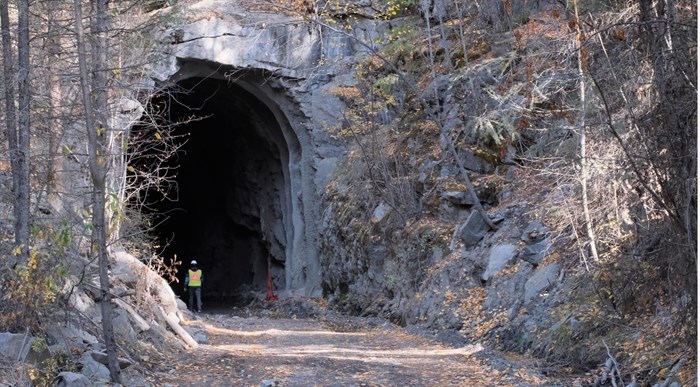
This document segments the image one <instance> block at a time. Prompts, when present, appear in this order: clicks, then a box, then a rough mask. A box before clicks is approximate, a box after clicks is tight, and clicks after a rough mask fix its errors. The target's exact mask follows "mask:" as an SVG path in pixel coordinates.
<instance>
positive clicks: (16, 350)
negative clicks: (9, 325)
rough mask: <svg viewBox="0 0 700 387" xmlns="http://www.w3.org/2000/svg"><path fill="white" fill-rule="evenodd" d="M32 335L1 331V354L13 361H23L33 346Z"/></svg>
mask: <svg viewBox="0 0 700 387" xmlns="http://www.w3.org/2000/svg"><path fill="white" fill-rule="evenodd" d="M32 341H34V338H33V337H32V336H29V335H26V334H23V333H8V332H3V333H0V356H2V357H4V358H6V359H8V360H13V361H17V360H19V361H22V360H24V359H25V358H26V357H27V354H29V350H30V349H31V347H32Z"/></svg>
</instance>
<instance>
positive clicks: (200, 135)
mask: <svg viewBox="0 0 700 387" xmlns="http://www.w3.org/2000/svg"><path fill="white" fill-rule="evenodd" d="M219 3H221V2H217V1H199V2H191V3H190V6H189V7H188V13H187V14H188V15H207V17H197V16H194V17H191V16H190V17H189V19H190V20H191V21H186V22H184V23H182V24H181V25H177V26H173V27H172V28H169V29H167V30H165V31H162V32H161V33H160V35H159V39H160V40H161V42H162V43H163V47H165V48H166V52H165V53H164V55H163V56H162V57H161V60H160V61H159V62H158V64H157V65H156V66H154V67H153V68H152V71H151V78H152V79H154V80H155V81H154V83H153V85H152V87H154V88H155V87H159V88H166V89H167V90H170V91H169V93H170V95H176V96H177V98H178V99H179V106H178V104H173V105H168V109H169V111H170V114H171V115H172V116H176V117H180V118H184V117H189V116H191V115H195V116H197V117H200V118H201V119H199V121H197V122H194V123H191V124H186V125H185V126H184V128H183V129H182V131H183V133H185V132H186V133H187V135H188V136H189V141H188V144H186V145H185V146H184V147H183V149H184V150H185V152H186V153H187V156H185V157H186V158H184V159H183V161H182V163H181V165H180V174H179V176H178V177H177V179H178V181H177V183H178V186H179V187H180V200H179V201H178V204H177V205H172V206H170V207H168V206H167V205H165V207H160V208H158V210H159V211H160V212H168V213H170V212H172V216H171V218H170V220H169V221H168V222H165V223H164V224H163V225H161V226H159V228H158V229H157V230H156V232H157V233H159V234H160V235H162V238H161V239H162V240H164V241H167V242H168V246H169V250H168V254H178V256H180V257H183V258H184V261H185V263H187V262H188V261H189V260H190V259H197V260H198V262H199V263H200V267H202V269H203V270H204V272H205V278H206V279H205V281H206V284H207V286H206V287H205V288H204V292H205V296H222V297H225V296H226V295H230V294H232V293H234V292H235V291H236V290H237V289H239V288H241V287H245V286H253V287H254V288H257V289H261V288H264V286H265V284H266V279H267V275H268V270H271V271H272V274H273V280H274V284H275V286H276V287H277V288H283V289H287V290H294V291H304V292H306V293H307V294H316V295H319V294H320V290H321V267H320V266H319V256H318V254H319V253H318V250H317V239H318V238H319V235H320V234H321V230H319V229H318V227H317V225H318V224H319V223H320V214H321V208H320V206H319V203H320V195H321V193H322V192H323V190H324V185H325V183H326V182H327V181H328V180H329V177H330V176H331V174H332V173H333V171H334V169H335V163H336V160H337V158H338V157H340V156H342V155H343V153H344V151H345V150H344V149H343V147H341V146H339V144H337V143H336V142H335V141H334V140H333V139H332V138H331V136H330V134H329V132H328V130H327V129H328V128H329V127H333V126H335V125H336V124H337V123H338V122H339V121H340V120H341V119H342V111H343V109H344V104H343V103H342V102H341V101H340V99H339V98H338V97H337V96H335V95H333V94H332V93H331V90H332V89H333V88H334V87H338V86H342V85H343V84H352V83H353V80H352V73H351V69H350V67H349V66H348V64H350V63H352V61H354V60H356V58H357V56H358V55H359V54H361V53H360V52H358V49H357V47H356V45H355V42H353V41H352V40H351V39H348V38H347V37H346V36H345V35H343V34H340V33H336V32H333V31H332V30H327V29H324V28H321V27H319V26H317V25H313V24H308V23H302V22H300V21H299V20H295V19H292V18H290V17H287V16H284V15H281V14H270V13H255V12H248V11H246V10H243V9H240V8H237V6H236V5H232V4H231V3H228V2H227V3H226V5H225V6H222V4H219ZM348 6H349V7H350V8H351V9H354V10H355V11H357V12H358V13H359V14H373V13H374V12H376V11H375V5H374V4H373V2H369V1H366V2H351V3H349V4H348ZM346 9H348V8H346ZM380 25H381V23H380ZM376 27H377V26H376V25H373V26H372V29H369V28H368V29H363V28H362V26H361V25H358V30H357V31H358V32H359V33H362V34H364V35H366V36H367V37H371V36H372V33H371V32H370V31H373V30H374V28H376ZM183 106H184V107H183ZM194 107H197V109H193V108H194ZM183 209H184V211H182V210H183ZM178 211H181V212H178ZM164 245H165V243H164ZM207 273H208V274H207ZM181 276H182V277H184V275H183V274H181Z"/></svg>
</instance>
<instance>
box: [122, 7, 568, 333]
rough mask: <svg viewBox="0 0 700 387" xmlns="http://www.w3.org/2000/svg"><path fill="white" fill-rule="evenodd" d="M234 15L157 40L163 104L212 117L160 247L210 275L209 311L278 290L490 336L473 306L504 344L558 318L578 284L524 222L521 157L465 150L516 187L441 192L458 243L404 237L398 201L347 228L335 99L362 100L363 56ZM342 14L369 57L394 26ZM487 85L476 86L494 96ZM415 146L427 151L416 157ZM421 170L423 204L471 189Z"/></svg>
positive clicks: (485, 170) (442, 166) (443, 233)
mask: <svg viewBox="0 0 700 387" xmlns="http://www.w3.org/2000/svg"><path fill="white" fill-rule="evenodd" d="M223 5H224V2H222V1H213V0H210V1H195V2H190V4H189V7H188V15H189V16H183V20H184V21H183V22H182V23H180V24H179V25H177V26H171V27H169V28H168V29H166V30H164V31H161V32H160V33H159V35H158V39H159V40H160V42H161V46H162V47H164V52H163V55H162V57H161V58H160V60H159V61H158V63H157V65H155V66H153V67H152V68H151V70H150V76H151V78H152V79H153V80H154V82H153V84H152V85H151V87H152V88H154V89H155V88H165V89H166V90H169V94H168V96H167V97H161V98H162V99H156V100H155V101H156V102H158V103H161V104H163V106H166V107H167V110H168V111H169V113H170V114H171V115H172V116H175V117H177V118H185V117H189V116H190V115H192V114H194V115H195V116H196V117H198V118H197V120H196V121H195V122H191V123H186V124H184V125H183V129H182V130H183V133H186V135H187V136H188V138H189V142H188V144H186V145H184V146H183V150H184V152H183V154H184V156H183V158H182V160H181V163H180V164H179V165H178V168H179V171H180V174H179V176H178V181H177V182H178V185H179V186H180V187H181V190H180V194H181V197H180V200H179V202H178V204H177V205H174V206H171V207H161V208H159V210H160V211H162V212H167V213H172V215H171V218H170V220H169V221H168V222H165V223H164V224H163V225H161V226H159V228H158V229H157V230H156V231H157V232H158V233H160V234H161V235H162V236H164V238H165V239H167V240H168V242H169V243H171V249H172V250H171V253H177V254H178V256H180V257H182V258H183V259H184V262H185V263H187V262H188V260H189V259H190V258H193V259H197V260H198V261H199V263H200V266H201V267H202V269H203V270H204V272H205V280H204V281H205V284H207V285H206V286H205V288H204V291H205V296H221V297H225V296H226V295H230V294H232V293H235V292H236V291H238V289H240V288H241V287H246V286H252V287H253V288H254V289H257V290H261V289H263V288H264V287H265V284H266V280H267V277H268V274H269V275H270V277H272V280H273V283H274V285H275V287H276V288H284V289H286V290H288V291H293V292H303V293H305V294H307V295H321V291H322V290H323V293H324V294H325V295H326V296H328V297H329V298H330V300H331V301H332V302H335V303H336V304H338V305H340V306H343V307H346V308H347V309H348V310H349V311H352V312H355V313H364V314H378V315H382V316H385V317H388V318H390V319H393V320H395V321H398V322H400V323H405V324H417V325H423V326H426V327H429V328H437V329H447V330H452V331H458V330H460V329H462V330H467V329H471V328H473V327H475V326H477V325H478V322H476V321H474V320H470V317H469V316H470V311H469V310H466V309H465V308H467V306H466V305H470V307H474V308H479V313H482V314H485V315H488V316H491V317H493V318H494V319H495V318H503V319H505V321H504V322H503V324H502V325H497V328H494V329H495V330H494V333H493V337H497V338H499V339H498V340H510V339H512V338H513V336H514V335H520V334H526V332H525V330H528V329H534V328H541V327H544V326H546V324H548V318H547V317H546V315H547V313H546V308H547V307H549V306H550V305H553V304H554V303H556V302H557V301H556V300H557V298H556V297H553V296H551V294H552V293H556V291H557V290H558V289H565V288H566V286H567V283H566V278H567V277H566V276H565V275H564V274H565V273H564V272H563V271H562V270H563V269H562V268H561V267H560V266H559V265H558V264H556V263H554V264H552V263H549V262H547V258H548V256H549V253H550V251H551V250H552V246H553V245H554V244H555V243H556V240H555V239H554V238H553V237H552V236H550V235H549V234H550V230H549V229H548V228H547V227H546V226H545V225H544V224H542V223H541V222H538V221H532V222H529V223H528V222H527V221H525V222H523V221H521V218H524V217H525V218H527V216H528V215H527V214H528V211H527V208H526V206H524V205H520V204H518V199H519V198H518V196H517V195H518V194H517V190H516V189H515V188H516V187H514V186H513V185H512V184H511V183H512V180H513V179H514V176H516V175H517V166H516V165H515V162H514V157H515V155H514V148H512V147H510V148H508V149H507V152H506V154H505V155H488V154H485V153H483V152H481V153H480V152H478V150H477V149H474V150H473V149H470V148H469V147H461V149H459V151H458V155H457V157H459V158H460V160H461V161H462V163H463V164H464V165H465V168H466V169H467V170H468V171H469V173H470V174H475V175H477V176H479V175H483V174H502V173H503V171H505V169H504V168H500V167H502V166H505V167H506V168H507V173H506V174H505V176H503V177H502V178H503V180H505V181H506V183H505V184H504V185H503V186H502V187H500V186H497V185H488V184H479V185H478V186H477V190H476V194H477V195H476V196H477V198H478V201H479V203H475V200H474V199H473V196H472V195H471V194H469V193H468V192H466V191H464V190H462V188H455V187H447V188H445V189H441V188H438V189H437V190H436V192H437V193H436V199H435V200H436V202H437V203H432V204H431V205H433V204H434V205H435V208H436V209H437V211H436V213H437V215H436V217H437V221H438V222H442V223H444V224H451V226H450V227H446V228H444V229H441V228H439V227H435V226H434V225H430V224H422V225H420V226H410V227H407V230H406V231H405V232H404V233H403V234H402V233H398V232H393V231H391V230H395V228H393V229H392V227H391V225H392V224H396V222H398V220H397V219H399V218H400V217H402V216H403V215H402V214H401V213H400V211H396V208H395V206H394V205H393V204H391V205H390V204H389V202H388V201H386V200H378V201H376V202H372V203H358V205H357V207H362V208H361V210H360V209H357V212H356V214H357V216H353V217H348V218H347V219H345V218H344V219H341V218H342V217H343V212H344V211H345V210H344V209H343V207H342V206H343V203H340V202H334V201H333V200H331V199H328V196H327V195H324V193H325V192H326V188H327V187H326V185H327V184H328V183H332V184H331V185H335V186H334V189H337V191H338V192H339V194H338V196H339V197H347V195H346V194H347V191H348V190H349V189H348V188H347V187H346V186H344V185H343V184H338V180H337V179H336V177H337V176H336V175H337V172H338V168H339V165H340V164H341V162H342V161H343V160H344V157H345V156H346V152H347V151H348V148H347V144H344V143H341V142H338V141H337V140H335V139H334V138H333V137H332V136H331V131H330V130H329V129H333V128H340V127H342V125H343V119H344V110H345V104H344V103H343V101H342V100H341V99H340V98H339V97H338V96H336V95H335V94H334V92H333V91H334V90H337V89H338V88H342V87H345V86H354V85H355V83H356V82H355V80H354V73H353V71H352V68H353V64H355V63H357V62H358V61H359V59H360V58H361V57H362V56H363V55H364V54H366V52H365V51H364V50H365V48H364V47H363V46H362V45H361V44H358V42H357V41H355V40H353V39H351V38H349V37H348V36H347V35H346V34H343V33H339V32H336V31H334V30H332V29H328V28H325V27H323V26H320V25H317V24H314V23H307V22H303V21H301V20H295V19H293V18H290V17H288V16H284V15H280V14H271V13H260V12H257V13H256V12H250V11H249V10H245V9H242V8H238V6H237V5H232V4H230V2H226V3H225V6H223ZM336 5H337V6H338V7H340V8H339V9H342V12H343V13H347V14H352V15H353V18H352V21H348V23H351V24H352V31H353V34H355V36H357V37H360V38H361V39H362V40H363V41H367V42H371V41H373V39H374V38H375V37H377V34H378V32H381V31H383V30H384V29H386V28H387V25H388V24H390V22H387V21H383V20H374V19H372V18H373V17H374V16H375V15H376V14H377V12H378V11H379V10H380V4H379V2H375V1H369V0H362V1H348V2H339V4H336V3H334V5H333V6H336ZM192 15H194V16H192ZM487 70H488V69H486V70H484V71H486V73H484V74H481V75H477V78H479V79H481V78H483V79H484V82H487V81H488V82H491V80H492V76H491V75H489V74H491V72H490V70H488V71H487ZM487 73H488V74H487ZM448 82H449V80H448V79H447V78H445V77H442V78H440V79H438V80H436V81H435V82H434V83H433V85H432V86H430V87H432V88H434V89H435V90H438V89H439V90H442V91H444V94H445V95H444V98H445V101H446V102H445V103H446V106H445V109H446V111H448V112H449V111H451V107H450V103H460V102H459V101H458V100H457V99H456V98H453V97H454V96H453V95H451V94H450V93H451V92H450V91H447V84H448ZM442 91H441V92H442ZM154 98H157V97H154ZM173 98H174V99H175V100H177V101H178V102H177V103H172V102H169V101H170V100H171V99H173ZM460 98H461V97H460ZM460 100H461V99H460ZM127 105H128V104H126V105H125V106H127ZM127 110H129V109H127ZM131 110H133V109H131ZM455 120H456V118H455ZM451 124H452V125H454V126H458V125H462V123H460V122H452V123H451ZM436 142H438V141H436ZM409 146H414V147H416V149H418V146H417V145H416V144H415V141H414V143H412V144H409ZM440 146H442V148H443V150H445V149H446V147H445V144H442V143H441V144H440ZM416 153H417V154H420V152H416ZM421 160H422V161H421ZM421 160H418V158H415V159H412V160H411V161H410V163H411V167H413V168H414V169H415V171H416V175H417V178H416V179H415V180H416V181H415V182H413V181H412V182H411V184H414V185H412V186H411V189H415V190H417V191H420V190H423V191H428V190H433V189H435V188H434V187H437V186H439V184H437V183H438V182H439V181H440V179H448V178H450V177H451V176H457V175H458V174H459V171H458V170H457V167H456V165H452V163H451V162H443V161H438V160H433V159H425V160H423V159H421ZM430 187H433V188H430ZM344 195H346V196H344ZM324 199H325V201H324ZM502 202H506V203H505V204H504V203H502ZM477 204H481V205H483V206H484V207H485V208H486V209H487V210H490V209H493V208H498V210H496V211H498V212H497V213H494V211H489V212H490V214H489V216H491V219H492V220H493V221H494V223H498V225H499V228H498V229H497V230H491V229H490V228H489V226H487V225H486V223H485V222H484V220H483V219H482V218H481V216H480V215H479V213H478V212H477V211H476V209H475V208H474V206H475V205H477ZM354 210H355V209H353V211H354ZM363 216H364V218H363ZM401 221H403V222H407V219H401ZM407 223H410V222H407ZM419 223H420V222H419ZM367 230H369V231H367ZM448 230H449V231H448ZM356 235H363V237H357V238H356ZM449 235H452V238H451V239H450V238H449ZM168 238H171V239H168ZM472 301H474V305H471V304H468V302H472ZM477 301H478V302H477ZM524 307H526V308H524ZM498 321H501V320H498ZM514 332H515V333H514ZM501 333H503V334H501ZM448 336H449V335H448ZM200 339H202V338H199V339H198V340H200ZM457 341H459V340H457Z"/></svg>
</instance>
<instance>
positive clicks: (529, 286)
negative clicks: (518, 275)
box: [523, 263, 560, 305]
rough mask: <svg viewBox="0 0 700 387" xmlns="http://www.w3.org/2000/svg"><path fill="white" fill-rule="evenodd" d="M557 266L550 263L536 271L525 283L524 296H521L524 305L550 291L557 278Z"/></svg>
mask: <svg viewBox="0 0 700 387" xmlns="http://www.w3.org/2000/svg"><path fill="white" fill-rule="evenodd" d="M559 269H560V267H559V264H556V263H552V264H550V265H547V266H545V267H543V268H541V269H540V270H538V271H536V272H535V273H534V274H533V275H532V277H530V279H528V280H527V282H525V294H524V296H523V298H524V302H525V304H526V305H527V304H529V303H531V302H532V301H534V300H535V299H536V298H537V297H538V296H539V295H540V293H542V292H543V291H545V290H548V289H551V288H552V287H553V286H554V285H555V284H556V282H557V278H558V277H559Z"/></svg>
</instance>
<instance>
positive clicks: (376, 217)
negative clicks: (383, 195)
mask: <svg viewBox="0 0 700 387" xmlns="http://www.w3.org/2000/svg"><path fill="white" fill-rule="evenodd" d="M391 210H393V208H392V207H391V205H389V204H387V203H384V202H382V203H380V204H379V205H378V206H377V207H376V208H375V209H374V213H373V214H372V223H374V224H376V223H379V222H381V221H382V220H384V218H386V217H387V215H389V214H390V213H391Z"/></svg>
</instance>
